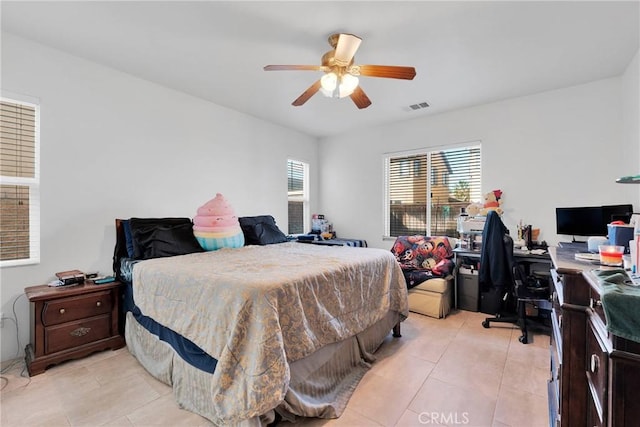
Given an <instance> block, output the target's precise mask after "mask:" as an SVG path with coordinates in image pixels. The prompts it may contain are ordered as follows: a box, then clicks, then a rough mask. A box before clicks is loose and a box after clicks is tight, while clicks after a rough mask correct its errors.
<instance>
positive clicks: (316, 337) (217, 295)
mask: <svg viewBox="0 0 640 427" xmlns="http://www.w3.org/2000/svg"><path fill="white" fill-rule="evenodd" d="M133 289H134V299H135V301H136V304H137V305H138V307H140V309H141V311H142V313H143V314H145V315H147V316H150V317H152V318H153V319H155V320H156V321H157V322H159V323H160V324H162V325H164V326H166V327H168V328H170V329H172V330H174V331H176V332H178V333H180V334H182V335H183V336H185V337H187V338H189V339H190V340H191V341H193V342H194V343H195V344H197V345H198V346H199V347H201V348H202V349H204V350H205V351H206V352H207V353H208V354H210V355H211V356H213V357H214V358H216V359H217V360H218V364H217V366H216V370H215V372H214V381H213V382H212V390H211V399H212V400H213V402H214V406H215V407H216V409H217V411H218V416H219V419H221V420H226V421H228V422H234V421H238V420H242V419H245V418H249V417H252V416H256V415H259V414H263V413H265V412H266V411H267V410H269V409H272V408H274V407H275V406H277V405H278V403H280V402H281V401H282V400H283V399H284V396H285V393H286V391H287V387H288V382H289V378H290V372H289V363H290V362H293V361H295V360H298V359H301V358H303V357H306V356H308V355H310V354H311V353H313V352H314V351H316V350H318V349H319V348H321V347H323V346H324V345H326V344H329V343H333V342H337V341H340V340H343V339H345V338H348V337H350V336H353V335H355V334H357V333H359V332H361V331H363V330H365V329H366V328H368V327H369V326H371V325H373V324H374V323H376V322H377V321H378V320H380V319H382V318H383V317H384V316H385V314H386V313H387V312H388V311H390V310H392V311H397V312H399V313H401V314H402V315H403V316H404V317H406V316H407V315H408V305H407V287H406V284H405V280H404V277H403V274H402V270H401V269H400V266H399V265H398V263H397V262H396V259H395V257H394V256H393V255H392V254H391V253H390V252H389V251H388V250H382V249H371V248H351V247H342V246H337V247H335V246H334V247H324V246H316V245H305V244H300V243H295V242H291V243H281V244H274V245H267V246H245V247H242V248H238V249H220V250H218V251H215V252H204V253H194V254H189V255H182V256H175V257H170V258H158V259H152V260H147V261H142V262H139V263H138V264H136V266H135V268H134V271H133Z"/></svg>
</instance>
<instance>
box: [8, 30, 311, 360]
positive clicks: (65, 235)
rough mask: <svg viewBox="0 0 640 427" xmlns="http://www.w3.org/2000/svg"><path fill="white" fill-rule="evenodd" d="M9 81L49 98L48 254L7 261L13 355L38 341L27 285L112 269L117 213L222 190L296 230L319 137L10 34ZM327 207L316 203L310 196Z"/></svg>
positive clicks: (176, 209) (182, 211)
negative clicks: (294, 178)
mask: <svg viewBox="0 0 640 427" xmlns="http://www.w3.org/2000/svg"><path fill="white" fill-rule="evenodd" d="M2 36H3V37H2V90H3V92H4V91H10V92H13V93H17V94H21V95H26V96H29V97H32V98H39V99H40V106H41V135H42V136H41V194H42V195H41V204H42V207H41V232H42V239H41V244H42V253H41V263H40V264H38V265H33V266H23V267H10V268H2V271H1V279H2V283H1V307H2V308H1V310H2V312H3V313H4V314H5V316H7V315H11V312H12V304H13V301H14V300H16V299H17V298H18V300H17V302H16V310H17V317H18V324H19V327H20V346H19V347H18V345H17V344H16V335H15V329H14V327H13V323H11V322H5V327H4V328H3V329H2V335H1V345H2V360H6V359H8V358H12V357H15V356H16V354H17V353H18V352H20V353H22V352H23V350H24V346H25V345H26V344H27V342H28V339H29V321H28V303H27V301H26V298H25V297H24V295H23V289H24V288H25V287H26V286H31V285H37V284H42V283H47V282H48V281H49V280H51V279H52V278H53V275H54V273H55V272H56V271H63V270H67V269H73V268H78V269H81V270H84V271H95V270H99V271H100V272H103V273H110V272H111V258H112V254H113V247H114V243H115V229H114V219H115V218H117V217H118V218H128V217H132V216H138V217H160V216H185V217H193V216H194V215H195V213H196V209H197V208H198V206H200V205H201V204H203V203H204V202H206V201H207V200H209V199H211V198H213V197H214V196H215V194H216V192H221V193H223V194H224V195H225V197H226V198H227V199H228V200H229V201H230V202H231V203H232V205H233V206H234V208H235V210H236V214H237V215H239V216H245V215H254V214H272V215H274V217H275V218H276V221H277V222H278V224H279V225H280V226H281V228H282V229H283V230H286V227H287V196H286V188H287V178H286V159H287V157H288V156H292V157H294V158H296V159H299V160H305V161H308V162H309V163H310V165H311V171H312V172H311V193H312V195H317V144H316V140H315V139H314V138H311V137H309V136H306V135H303V134H300V133H298V132H295V131H292V130H288V129H285V128H282V127H279V126H275V125H272V124H269V123H267V122H264V121H261V120H258V119H255V118H253V117H250V116H247V115H244V114H241V113H238V112H235V111H232V110H229V109H226V108H223V107H220V106H217V105H214V104H211V103H208V102H205V101H203V100H200V99H197V98H194V97H191V96H188V95H185V94H183V93H179V92H175V91H172V90H169V89H166V88H163V87H161V86H158V85H155V84H153V83H149V82H147V81H143V80H140V79H136V78H134V77H132V76H130V75H127V74H123V73H120V72H117V71H114V70H112V69H108V68H105V67H102V66H99V65H97V64H95V63H91V62H88V61H85V60H81V59H79V58H76V57H73V56H69V55H67V54H64V53H62V52H59V51H56V50H52V49H49V48H46V47H44V46H41V45H37V44H33V43H31V42H28V41H26V40H24V39H21V38H17V37H14V36H11V35H8V34H3V35H2ZM311 209H312V211H316V210H317V208H316V206H315V203H312V205H311Z"/></svg>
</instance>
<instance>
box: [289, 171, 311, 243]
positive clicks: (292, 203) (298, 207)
mask: <svg viewBox="0 0 640 427" xmlns="http://www.w3.org/2000/svg"><path fill="white" fill-rule="evenodd" d="M306 168H307V165H306V164H305V163H304V162H299V161H296V160H288V161H287V187H288V192H287V195H288V201H289V207H288V215H289V217H288V219H289V228H288V233H289V234H302V233H304V225H305V210H306V209H307V197H308V196H307V195H306V194H305V179H306V177H305V170H306Z"/></svg>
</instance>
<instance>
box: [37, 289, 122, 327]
mask: <svg viewBox="0 0 640 427" xmlns="http://www.w3.org/2000/svg"><path fill="white" fill-rule="evenodd" d="M110 311H111V291H108V290H106V291H101V292H94V293H91V294H87V295H79V296H74V297H68V298H60V299H56V300H53V301H47V302H46V303H45V304H44V308H43V310H42V323H43V325H45V326H51V325H58V324H60V323H66V322H71V321H73V320H78V319H85V318H87V317H93V316H98V315H100V314H106V313H109V312H110Z"/></svg>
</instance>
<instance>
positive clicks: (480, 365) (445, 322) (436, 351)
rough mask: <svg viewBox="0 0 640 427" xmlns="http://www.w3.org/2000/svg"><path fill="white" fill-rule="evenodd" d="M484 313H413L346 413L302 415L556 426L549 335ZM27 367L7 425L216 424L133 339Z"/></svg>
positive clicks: (6, 392)
mask: <svg viewBox="0 0 640 427" xmlns="http://www.w3.org/2000/svg"><path fill="white" fill-rule="evenodd" d="M485 317H486V315H484V314H482V313H472V312H467V311H456V312H454V313H452V314H451V315H449V316H448V317H447V318H446V319H433V318H430V317H426V316H422V315H419V314H414V313H411V315H410V317H409V319H407V321H405V322H404V323H403V324H402V334H403V336H402V338H399V339H397V338H395V339H394V338H392V337H391V336H389V337H387V339H386V341H385V343H384V344H383V345H382V347H381V348H380V350H379V351H378V360H377V361H376V363H375V364H374V365H373V368H372V369H371V370H370V371H369V372H368V373H367V374H366V375H365V377H364V378H363V380H362V381H361V383H360V385H359V386H358V388H357V389H356V391H355V393H354V394H353V396H352V397H351V399H350V401H349V404H348V406H347V409H346V410H345V412H344V414H343V415H342V416H341V417H340V418H339V419H336V420H317V419H313V420H305V421H304V422H300V423H297V424H298V425H303V426H314V427H315V426H425V425H429V426H451V425H468V426H492V427H505V426H514V427H516V426H517V427H524V426H536V427H537V426H540V427H543V426H548V414H547V396H546V381H547V378H548V376H549V337H548V336H545V335H533V334H531V335H533V342H531V343H530V344H528V345H524V344H521V343H520V342H519V341H518V337H519V336H520V332H519V330H518V329H515V328H513V327H511V325H507V324H504V325H496V326H492V327H491V328H490V329H484V328H483V327H482V326H481V322H482V320H483V319H484V318H485ZM5 366H6V364H5ZM23 367H24V364H23V363H22V362H20V363H17V364H16V365H15V366H13V367H12V368H11V369H9V370H8V372H5V373H3V375H2V376H3V380H2V387H3V388H2V392H1V393H0V397H1V401H0V411H1V418H0V424H1V425H2V426H3V427H8V426H25V425H43V426H45V425H46V426H94V425H107V426H162V425H166V426H178V425H190V426H191V425H192V426H207V425H211V424H210V423H209V422H208V421H207V420H206V419H204V418H202V417H200V416H198V415H195V414H193V413H190V412H187V411H184V410H181V409H179V408H178V406H177V405H176V404H175V402H174V400H173V396H172V394H171V390H170V388H169V387H168V386H166V385H164V384H162V383H160V382H159V381H157V380H155V379H154V378H152V377H151V376H150V375H149V374H147V373H146V371H145V370H144V369H143V368H142V367H141V366H140V365H139V364H138V362H137V361H136V360H135V359H134V358H133V357H132V356H131V355H130V354H129V352H128V351H127V349H126V348H123V349H120V350H117V351H105V352H101V353H96V354H94V355H92V356H90V357H87V358H84V359H80V360H75V361H71V362H67V363H64V364H60V365H58V366H55V367H52V368H50V369H48V370H47V371H45V373H43V374H41V375H36V376H34V377H33V378H31V379H29V378H23V377H21V376H20V373H21V370H22V369H23ZM7 380H8V382H7ZM290 425H291V426H293V424H290V423H280V426H282V427H287V426H290Z"/></svg>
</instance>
